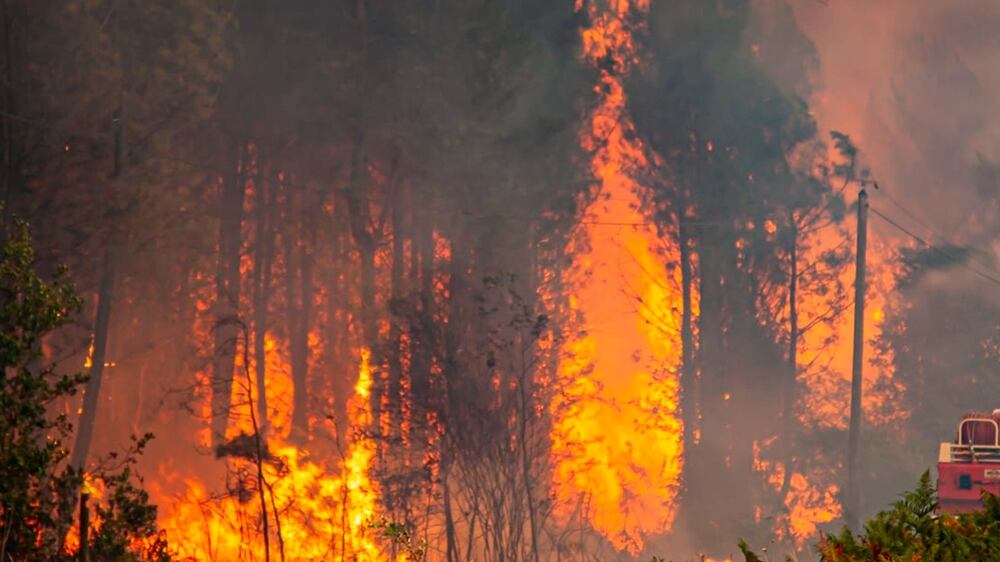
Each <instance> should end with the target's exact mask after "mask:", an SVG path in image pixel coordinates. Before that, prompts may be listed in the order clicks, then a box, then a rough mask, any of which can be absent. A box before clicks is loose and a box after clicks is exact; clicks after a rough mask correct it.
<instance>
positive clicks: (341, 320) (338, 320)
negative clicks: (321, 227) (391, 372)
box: [327, 199, 355, 445]
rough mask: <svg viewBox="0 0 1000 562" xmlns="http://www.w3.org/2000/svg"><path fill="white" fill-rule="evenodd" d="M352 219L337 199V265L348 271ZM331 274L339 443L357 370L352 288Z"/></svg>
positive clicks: (331, 360) (330, 334)
mask: <svg viewBox="0 0 1000 562" xmlns="http://www.w3.org/2000/svg"><path fill="white" fill-rule="evenodd" d="M348 220H349V219H348V215H347V209H346V205H344V204H343V201H342V200H340V199H335V200H334V207H333V225H334V229H333V233H332V237H333V245H334V247H333V254H334V267H340V268H341V271H346V270H347V265H348V264H349V263H350V259H349V258H348V257H347V254H348V252H349V250H348V247H349V242H348V241H347V239H346V238H347V236H349V234H347V233H344V232H342V231H340V230H339V229H338V227H341V226H342V225H345V224H347V223H348ZM330 278H331V282H330V285H329V287H328V301H329V303H328V304H329V306H328V311H329V312H328V314H329V321H328V322H327V330H328V331H327V339H328V341H329V342H330V343H329V345H328V346H327V348H328V350H327V351H328V359H327V368H328V370H329V372H330V376H331V377H332V379H331V380H330V387H331V388H332V390H333V421H334V425H335V426H336V431H337V441H338V444H340V445H343V443H342V441H343V439H342V438H343V437H344V436H345V435H347V432H348V430H349V427H348V415H347V402H348V400H349V399H350V397H351V393H352V389H353V387H354V381H353V380H352V375H353V374H355V373H353V369H352V368H345V366H347V365H350V364H352V363H353V361H351V360H350V357H351V345H350V341H349V338H350V333H349V327H348V322H349V316H348V312H347V311H348V310H349V309H350V299H349V297H348V296H347V295H349V293H350V291H349V288H348V283H349V281H348V279H347V278H346V277H345V275H343V274H340V273H337V272H334V274H333V275H331V276H330Z"/></svg>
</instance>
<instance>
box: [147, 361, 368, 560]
mask: <svg viewBox="0 0 1000 562" xmlns="http://www.w3.org/2000/svg"><path fill="white" fill-rule="evenodd" d="M371 384H372V375H371V368H370V366H369V352H368V351H367V350H363V351H362V353H361V366H360V369H359V375H358V380H357V384H356V385H355V389H354V390H355V396H354V397H353V399H352V401H351V404H350V410H351V422H352V426H353V427H354V430H355V432H354V433H355V434H354V438H353V442H352V443H351V444H350V446H349V449H348V451H347V452H346V454H345V455H344V458H343V460H342V461H341V462H339V463H337V464H336V466H335V467H330V466H327V465H326V464H324V463H322V462H320V461H318V460H316V459H311V458H309V457H310V456H309V453H308V452H307V451H306V450H304V449H301V448H299V447H296V446H294V445H290V444H287V443H283V442H282V440H279V439H269V440H268V443H267V453H265V455H264V456H265V458H264V460H263V462H262V463H261V468H262V472H263V481H264V489H263V493H261V490H260V487H259V486H258V484H257V482H258V480H257V465H256V463H255V462H254V460H253V459H252V458H251V459H247V458H242V457H237V456H232V457H228V458H227V460H226V464H227V473H228V475H227V482H228V485H227V488H228V489H227V491H226V492H225V493H223V494H213V493H211V492H209V490H208V488H207V487H206V486H205V485H204V484H203V483H202V482H201V481H199V480H198V479H196V478H186V479H183V483H184V486H185V488H186V489H185V492H184V493H183V494H181V495H180V496H179V497H174V498H173V499H172V500H170V499H167V500H165V501H161V504H162V507H161V512H162V516H161V518H160V524H161V526H162V528H163V529H164V530H165V531H166V533H167V536H168V538H169V540H170V544H171V547H172V548H173V549H175V550H176V553H177V555H178V556H177V557H178V558H179V559H181V560H199V561H205V560H220V561H221V560H264V559H265V549H264V522H263V517H262V509H261V500H263V503H264V506H265V507H264V513H266V517H267V520H268V539H269V543H270V550H271V554H270V555H271V559H283V560H286V561H289V562H292V561H306V560H309V561H314V560H355V561H358V562H375V561H379V560H383V559H384V556H383V555H382V552H381V549H380V548H379V545H378V543H377V541H376V539H375V537H374V533H373V532H372V529H371V528H370V525H371V523H372V522H373V520H374V519H375V517H376V514H377V504H378V489H377V486H376V485H375V483H374V482H373V481H372V479H371V478H370V477H369V471H370V469H371V465H372V463H373V460H374V457H375V450H376V445H375V443H374V442H373V441H372V440H371V439H370V438H369V437H367V436H366V435H365V433H364V431H365V430H366V429H367V428H368V427H370V423H371V412H370V409H369V404H370V402H369V392H370V387H371ZM172 478H173V479H174V480H176V479H177V478H178V477H177V476H173V477H172ZM152 488H153V489H152V492H153V493H154V495H164V494H162V493H160V494H158V493H157V492H158V487H157V486H155V485H154V486H153V487H152Z"/></svg>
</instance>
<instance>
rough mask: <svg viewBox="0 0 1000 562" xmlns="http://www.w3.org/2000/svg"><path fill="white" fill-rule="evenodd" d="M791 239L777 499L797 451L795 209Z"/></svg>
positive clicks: (791, 217)
mask: <svg viewBox="0 0 1000 562" xmlns="http://www.w3.org/2000/svg"><path fill="white" fill-rule="evenodd" d="M788 219H789V221H788V222H789V228H790V229H791V232H790V233H789V237H790V239H791V240H790V242H789V244H788V374H787V376H786V377H785V384H784V388H783V389H782V390H783V392H782V397H783V399H784V404H783V405H782V412H781V417H782V426H783V427H782V441H783V442H784V445H783V447H782V448H783V449H784V453H785V454H784V457H785V459H784V465H785V475H784V478H782V481H781V489H780V491H779V493H778V501H779V502H784V497H785V495H786V494H787V493H788V487H789V486H790V485H791V482H792V459H793V456H794V451H795V420H794V416H795V398H796V396H795V387H796V379H797V378H798V374H799V373H798V370H799V367H798V350H799V310H798V287H799V261H798V259H799V258H798V244H799V240H798V238H799V232H798V224H797V223H796V222H795V211H790V212H789V214H788Z"/></svg>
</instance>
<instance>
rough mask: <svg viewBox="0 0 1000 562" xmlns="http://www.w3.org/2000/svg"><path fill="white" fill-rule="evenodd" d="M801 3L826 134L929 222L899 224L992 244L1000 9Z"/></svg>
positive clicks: (991, 4)
mask: <svg viewBox="0 0 1000 562" xmlns="http://www.w3.org/2000/svg"><path fill="white" fill-rule="evenodd" d="M791 4H792V7H793V8H794V11H795V14H796V16H797V18H798V20H799V23H800V25H801V27H802V29H803V31H804V33H805V35H806V36H807V37H809V38H810V39H811V40H812V41H813V42H814V44H815V46H816V49H817V52H818V55H819V68H818V71H817V72H816V75H815V76H814V84H815V85H814V91H813V92H814V93H813V95H812V99H811V100H810V101H811V105H812V108H813V110H814V112H815V115H816V117H817V119H818V121H819V123H820V126H821V128H822V129H827V130H829V129H836V130H842V131H844V132H846V133H848V134H850V135H851V136H852V137H853V138H855V139H856V140H857V141H858V144H859V146H860V148H861V150H862V152H863V153H864V155H865V158H866V162H867V164H868V165H869V166H870V167H871V169H872V171H873V173H874V175H875V177H876V178H877V179H879V180H880V182H881V185H882V186H883V189H885V190H886V191H887V192H888V193H889V194H890V195H891V196H893V197H895V198H896V199H897V201H900V202H902V203H903V204H904V205H905V206H906V207H907V208H908V209H910V210H912V211H913V212H914V214H916V215H917V217H908V216H906V215H905V213H903V211H901V210H899V209H897V213H896V214H897V215H900V218H901V220H906V221H907V224H906V226H908V227H912V228H913V229H915V230H916V231H917V234H920V235H921V236H924V237H926V238H930V239H934V241H935V242H952V243H977V244H986V245H987V246H990V245H992V244H991V243H992V240H990V238H991V234H990V232H989V231H990V230H992V232H993V233H994V234H995V227H990V225H989V223H990V222H991V221H990V217H989V216H983V214H984V213H988V212H990V211H991V208H992V209H995V202H996V198H997V193H996V189H995V187H996V186H995V185H994V186H993V189H991V188H990V187H989V186H985V188H984V186H982V185H977V181H976V175H977V171H976V168H977V165H979V164H980V163H981V162H991V163H996V162H997V161H998V160H1000V114H998V113H997V110H998V109H1000V73H998V72H996V69H997V68H998V65H1000V32H998V31H997V30H998V29H1000V3H998V2H995V1H993V0H949V1H945V2H942V1H939V0H905V1H904V0H881V1H871V0H792V1H791ZM991 192H992V193H991ZM984 203H987V204H986V205H984ZM878 204H879V194H876V195H875V196H874V199H873V205H878ZM883 205H884V204H883ZM886 208H887V209H888V210H892V205H891V204H889V205H888V206H887V207H886ZM917 218H919V219H921V220H920V221H919V222H918V220H917ZM993 218H995V216H994V217H993ZM921 223H928V224H921ZM876 228H879V230H877V231H876V232H884V234H885V235H887V236H889V235H892V233H891V232H890V231H889V230H885V229H884V227H876ZM895 235H899V233H898V232H896V234H895ZM941 238H948V239H946V240H941Z"/></svg>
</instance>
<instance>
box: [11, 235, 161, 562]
mask: <svg viewBox="0 0 1000 562" xmlns="http://www.w3.org/2000/svg"><path fill="white" fill-rule="evenodd" d="M80 306H81V300H80V298H79V297H78V296H77V295H76V293H75V291H74V288H73V286H72V285H71V284H70V283H69V282H68V281H67V280H66V270H65V268H59V269H58V270H57V271H55V272H54V273H53V275H52V277H51V280H48V281H47V280H46V279H45V278H43V277H42V276H40V275H39V274H38V273H37V272H36V271H35V253H34V249H33V247H32V242H31V237H30V236H29V234H28V226H27V224H26V223H24V222H23V221H19V220H14V221H11V222H8V223H6V224H5V225H4V227H3V229H2V230H0V560H4V561H6V560H17V561H25V562H32V561H36V560H37V561H42V560H45V561H52V560H56V561H58V560H71V559H74V558H75V557H74V556H72V554H71V553H69V552H68V550H70V549H69V548H67V547H66V545H65V544H64V543H65V540H66V537H67V535H68V534H69V531H70V528H71V527H72V524H73V521H74V516H75V514H76V507H77V498H78V495H77V494H78V492H79V490H80V487H81V485H82V484H83V474H82V472H81V471H80V470H77V469H74V468H72V467H69V466H67V463H66V458H67V456H68V451H67V449H66V447H65V441H66V440H67V439H68V438H69V436H70V435H71V430H72V427H71V425H70V423H69V420H68V419H67V417H66V414H65V413H61V414H57V415H53V414H52V412H53V411H56V410H57V408H55V407H54V406H55V405H56V404H57V403H58V401H60V400H64V399H67V398H69V397H71V396H73V395H75V394H76V393H77V391H78V390H79V388H80V386H81V385H82V384H83V383H85V382H86V376H85V375H83V374H62V375H60V374H57V373H56V372H55V369H54V367H53V366H45V365H43V364H42V362H43V360H44V356H43V353H42V345H41V344H42V339H43V338H44V337H45V336H46V335H47V334H49V333H51V332H52V331H53V330H56V329H57V328H59V327H60V326H63V325H65V324H66V323H67V322H69V321H70V320H71V319H72V317H73V315H75V314H76V313H77V312H79V310H80ZM151 437H152V435H146V436H144V437H142V438H140V439H136V440H135V442H134V444H133V446H132V447H131V448H130V449H129V450H128V451H127V452H126V453H125V454H124V455H116V454H112V455H111V456H109V457H108V459H106V461H105V462H103V463H101V465H100V466H101V467H102V468H100V469H98V470H96V471H95V473H94V474H92V475H90V477H91V478H92V479H93V480H97V481H100V482H101V483H103V485H104V487H105V491H106V492H105V498H104V500H103V502H102V503H100V504H98V505H96V506H95V507H94V513H95V514H96V518H95V521H97V522H99V523H98V524H97V525H96V526H95V527H94V529H92V533H91V534H90V537H89V541H88V544H89V545H90V551H91V552H92V553H93V557H92V558H91V559H92V560H101V561H102V562H103V561H122V562H125V561H138V560H143V561H146V560H148V561H155V562H164V561H166V560H169V556H168V555H167V550H166V543H165V541H164V540H163V539H162V538H161V537H160V535H159V534H158V532H157V530H156V528H155V520H156V508H155V507H154V506H152V505H150V504H149V502H148V496H147V495H146V493H145V492H144V491H143V490H141V489H140V488H139V487H137V486H136V479H135V476H134V474H133V472H132V469H133V466H134V464H135V461H136V458H137V456H138V455H139V454H140V453H141V452H142V449H143V447H145V445H146V442H148V441H149V439H150V438H151Z"/></svg>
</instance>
